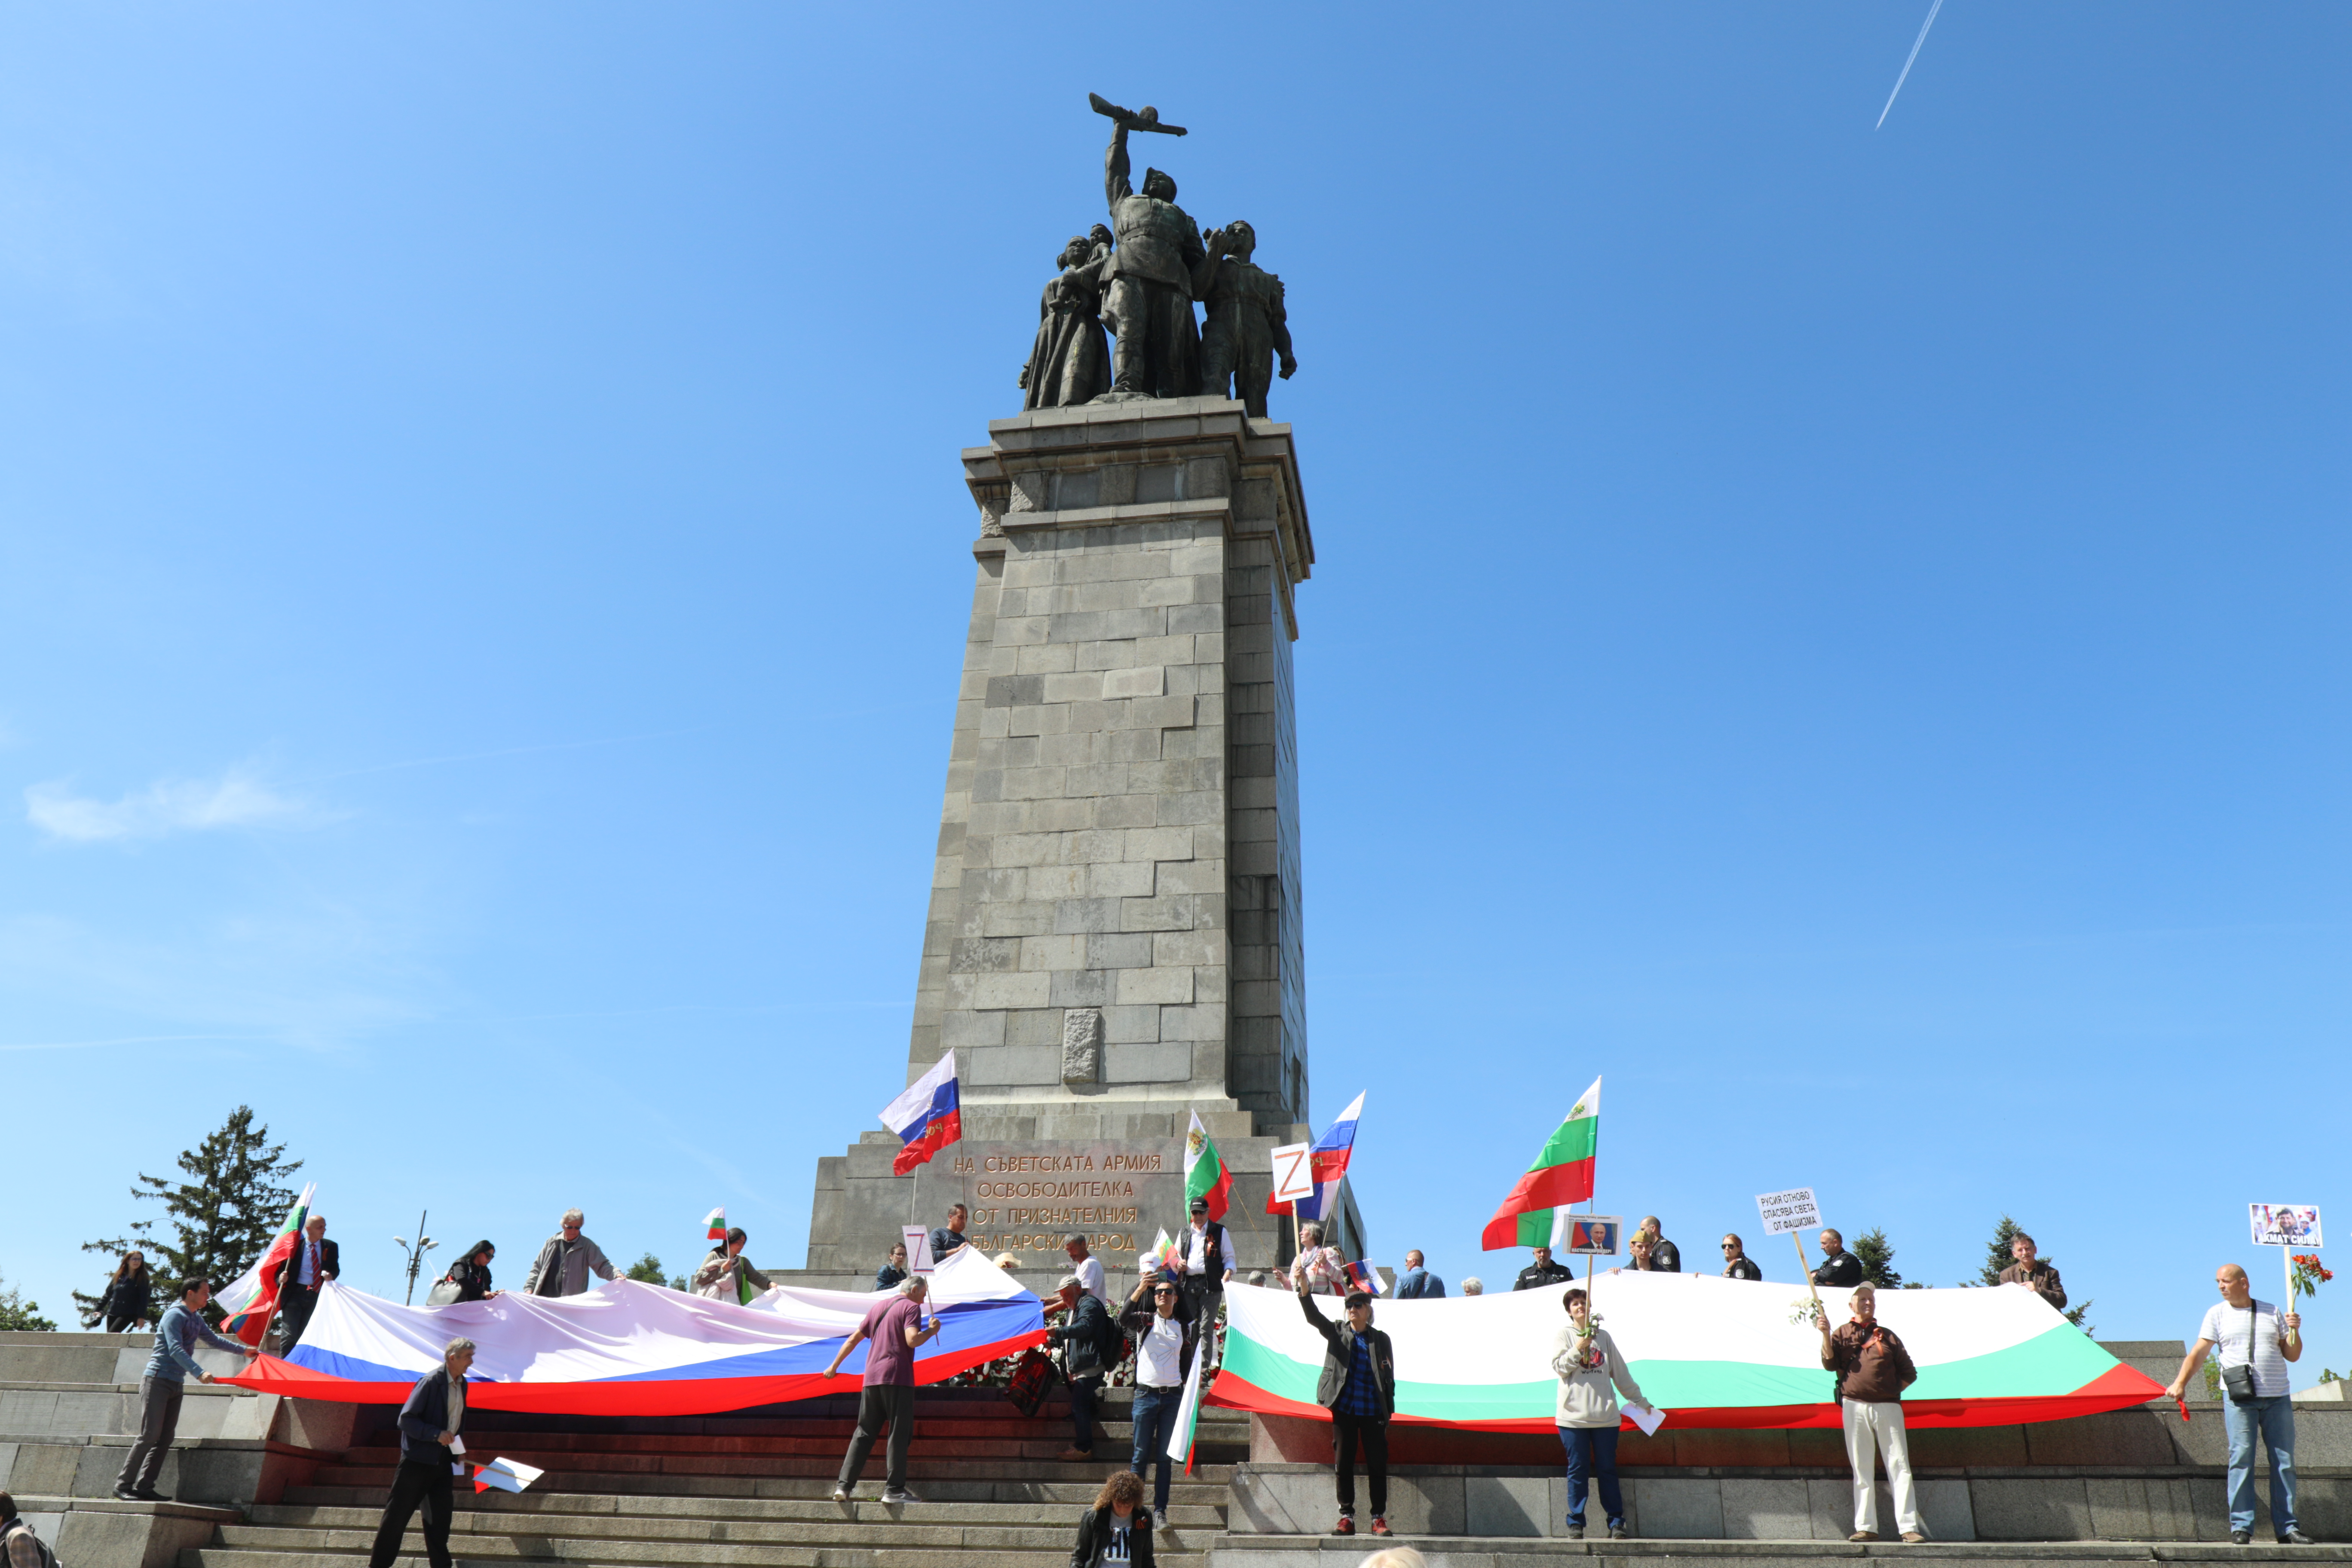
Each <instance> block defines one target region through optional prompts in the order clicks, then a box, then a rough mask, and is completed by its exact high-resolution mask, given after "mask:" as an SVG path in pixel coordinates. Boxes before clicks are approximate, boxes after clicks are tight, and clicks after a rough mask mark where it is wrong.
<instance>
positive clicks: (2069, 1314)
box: [1960, 1215, 2096, 1334]
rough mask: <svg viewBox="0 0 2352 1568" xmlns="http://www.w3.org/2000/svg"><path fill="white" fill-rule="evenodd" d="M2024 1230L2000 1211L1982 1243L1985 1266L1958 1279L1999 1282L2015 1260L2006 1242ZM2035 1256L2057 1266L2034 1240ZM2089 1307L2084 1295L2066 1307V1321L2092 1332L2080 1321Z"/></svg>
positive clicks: (2091, 1329)
mask: <svg viewBox="0 0 2352 1568" xmlns="http://www.w3.org/2000/svg"><path fill="white" fill-rule="evenodd" d="M2024 1234H2026V1230H2025V1227H2024V1226H2021V1225H2020V1224H2018V1223H2017V1222H2016V1221H2015V1220H2013V1219H2011V1218H2010V1217H2009V1215H2001V1216H2000V1224H1999V1225H1997V1226H1993V1227H1992V1239H1991V1240H1990V1241H1988V1242H1986V1243H1985V1260H1984V1267H1983V1268H1979V1269H1978V1270H1977V1277H1976V1279H1974V1280H1972V1281H1971V1280H1968V1279H1963V1280H1961V1281H1960V1283H1961V1284H1963V1285H1968V1284H1971V1283H1973V1284H1978V1285H1998V1284H2000V1271H2001V1270H2002V1269H2004V1268H2008V1267H2009V1266H2010V1265H2011V1264H2012V1263H2014V1262H2016V1261H2017V1258H2015V1257H2014V1256H2013V1255H2012V1254H2011V1252H2010V1250H2009V1244H2010V1243H2011V1242H2012V1241H2015V1240H2016V1239H2017V1238H2018V1237H2021V1236H2022V1235H2024ZM2034 1256H2035V1257H2037V1258H2040V1259H2042V1262H2044V1263H2047V1264H2048V1265H2050V1267H2051V1268H2057V1267H2058V1260H2057V1259H2056V1258H2053V1257H2051V1256H2050V1255H2049V1254H2048V1253H2046V1252H2042V1251H2041V1250H2040V1249H2039V1243H2037V1244H2036V1250H2035V1252H2034ZM2089 1310H2091V1302H2090V1299H2089V1298H2088V1297H2085V1298H2084V1300H2082V1301H2081V1302H2079V1303H2078V1304H2076V1305H2074V1306H2072V1307H2069V1308H2067V1309H2066V1311H2065V1318H2066V1321H2068V1322H2070V1323H2072V1324H2074V1326H2075V1327H2076V1328H2078V1329H2080V1330H2082V1331H2084V1333H2086V1334H2088V1333H2095V1332H2096V1330H2095V1329H2094V1328H2093V1327H2092V1326H2091V1325H2090V1324H2089V1323H2086V1322H2084V1321H2083V1314H2084V1313H2085V1312H2087V1311H2089Z"/></svg>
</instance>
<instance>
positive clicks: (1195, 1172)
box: [1184, 1110, 1234, 1219]
mask: <svg viewBox="0 0 2352 1568" xmlns="http://www.w3.org/2000/svg"><path fill="white" fill-rule="evenodd" d="M1194 1198H1206V1199H1208V1200H1209V1217H1210V1218H1211V1219H1223V1218H1224V1217H1225V1210H1226V1209H1227V1208H1228V1207H1230V1206H1231V1205H1232V1204H1233V1201H1234V1173H1232V1172H1231V1171H1228V1170H1226V1169H1225V1162H1224V1161H1223V1158H1221V1157H1220V1156H1219V1155H1218V1153H1217V1146H1216V1145H1215V1144H1214V1143H1212V1142H1209V1130H1208V1129H1207V1128H1205V1127H1203V1126H1202V1125H1201V1113H1200V1112H1199V1111H1197V1110H1196V1111H1194V1112H1193V1113H1192V1131H1189V1132H1187V1133H1185V1134H1184V1207H1185V1208H1186V1209H1187V1210H1189V1209H1191V1208H1192V1200H1193V1199H1194Z"/></svg>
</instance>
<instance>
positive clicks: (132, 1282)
mask: <svg viewBox="0 0 2352 1568" xmlns="http://www.w3.org/2000/svg"><path fill="white" fill-rule="evenodd" d="M154 1293H155V1288H154V1282H153V1281H152V1279H149V1278H148V1275H147V1259H146V1258H145V1257H144V1256H143V1255H142V1254H140V1253H136V1252H126V1253H124V1254H123V1255H122V1261H121V1264H120V1265H118V1266H117V1267H116V1268H115V1270H114V1272H113V1273H112V1274H110V1275H109V1276H108V1277H107V1280H106V1293H105V1294H104V1295H102V1296H100V1297H99V1299H98V1316H99V1321H101V1322H103V1323H104V1324H105V1325H106V1331H107V1332H108V1333H110V1334H120V1333H123V1332H125V1331H129V1330H131V1329H135V1328H138V1327H139V1326H140V1325H141V1324H142V1323H144V1322H146V1321H147V1303H148V1302H149V1301H150V1300H152V1299H153V1297H154Z"/></svg>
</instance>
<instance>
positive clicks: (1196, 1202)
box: [1192, 1198, 1209, 1214]
mask: <svg viewBox="0 0 2352 1568" xmlns="http://www.w3.org/2000/svg"><path fill="white" fill-rule="evenodd" d="M1192 1212H1193V1213H1194V1214H1207V1213H1208V1212H1209V1200H1208V1199H1206V1198H1194V1199H1193V1200H1192Z"/></svg>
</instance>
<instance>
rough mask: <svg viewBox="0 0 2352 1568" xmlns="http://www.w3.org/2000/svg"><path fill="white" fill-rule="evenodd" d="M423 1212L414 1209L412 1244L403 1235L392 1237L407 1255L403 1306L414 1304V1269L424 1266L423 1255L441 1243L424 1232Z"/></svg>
mask: <svg viewBox="0 0 2352 1568" xmlns="http://www.w3.org/2000/svg"><path fill="white" fill-rule="evenodd" d="M392 1239H393V1240H394V1242H396V1243H398V1244H399V1246H400V1247H401V1249H402V1250H403V1251H404V1252H405V1253H406V1254H407V1255H408V1295H407V1296H406V1298H404V1300H403V1302H402V1305H404V1306H409V1307H413V1306H415V1305H416V1271H417V1270H418V1269H420V1268H424V1267H425V1254H426V1253H428V1252H430V1251H432V1250H433V1249H434V1248H435V1247H438V1246H440V1245H441V1244H440V1243H439V1242H437V1241H436V1240H434V1239H433V1238H432V1237H429V1236H427V1235H425V1210H423V1209H419V1210H417V1211H416V1240H415V1244H414V1245H412V1244H411V1243H410V1241H409V1239H408V1238H407V1237H404V1236H395V1237H393V1238H392Z"/></svg>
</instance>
